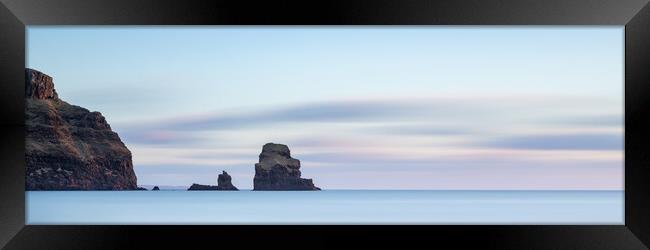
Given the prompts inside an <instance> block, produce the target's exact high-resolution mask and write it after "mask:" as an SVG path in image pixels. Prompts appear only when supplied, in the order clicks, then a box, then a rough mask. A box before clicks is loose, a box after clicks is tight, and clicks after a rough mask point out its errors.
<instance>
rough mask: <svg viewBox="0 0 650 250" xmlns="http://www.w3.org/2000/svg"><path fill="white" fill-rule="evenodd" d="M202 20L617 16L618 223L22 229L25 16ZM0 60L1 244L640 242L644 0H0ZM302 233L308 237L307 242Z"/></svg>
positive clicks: (598, 245)
mask: <svg viewBox="0 0 650 250" xmlns="http://www.w3.org/2000/svg"><path fill="white" fill-rule="evenodd" d="M203 24H211V25H621V26H622V25H624V26H625V225H584V226H582V225H580V226H578V225H575V226H548V225H547V226H542V225H516V226H515V225H513V226H472V225H467V226H458V225H455V226H443V225H437V226H434V225H432V226H364V225H358V226H306V225H305V226H172V225H160V226H117V225H115V226H26V225H25V185H24V179H25V178H24V169H25V162H24V146H25V144H24V138H25V134H24V128H25V126H24V123H25V112H24V110H25V101H24V84H23V82H24V76H25V75H24V68H25V27H26V25H203ZM0 65H1V67H0V69H1V70H0V105H1V106H2V109H1V110H2V111H1V112H2V113H1V116H0V131H1V132H0V133H1V134H2V137H1V138H2V139H1V140H0V155H1V158H0V198H1V201H0V246H4V247H5V248H6V249H96V248H101V249H105V248H107V249H122V248H134V247H136V248H145V249H150V248H152V247H153V246H159V247H164V248H181V249H188V248H192V247H196V246H197V245H200V244H205V245H206V246H214V247H215V248H216V247H219V246H225V245H228V244H232V243H235V244H237V245H238V246H240V247H241V246H245V245H249V244H263V245H268V246H269V247H271V248H276V247H285V246H292V245H294V246H298V247H300V246H302V247H311V246H321V247H322V246H325V245H332V246H342V244H346V243H343V242H347V241H361V242H364V243H366V244H370V243H373V244H377V245H381V246H386V245H384V244H386V243H391V242H393V241H401V242H400V243H398V244H399V246H406V245H404V244H405V243H408V244H422V243H425V245H423V246H429V247H438V246H441V245H449V246H454V247H455V248H459V247H465V246H474V247H481V248H495V249H648V246H650V184H649V181H650V119H647V115H648V113H650V107H649V106H650V105H649V104H650V101H647V100H650V7H649V5H648V0H623V1H621V0H619V1H608V0H546V1H537V0H456V1H451V0H448V1H428V0H402V1H397V0H394V1H390V0H372V1H362V0H310V1H295V0H292V1H282V0H267V1H249V0H240V1H234V0H221V1H199V0H185V1H178V0H177V1H171V0H141V1H129V0H112V1H111V0H56V1H54V0H50V1H47V0H0ZM306 240H309V241H315V242H316V243H315V244H313V243H312V244H310V245H307V244H306V243H303V241H306ZM273 246H275V247H273ZM364 246H365V245H364Z"/></svg>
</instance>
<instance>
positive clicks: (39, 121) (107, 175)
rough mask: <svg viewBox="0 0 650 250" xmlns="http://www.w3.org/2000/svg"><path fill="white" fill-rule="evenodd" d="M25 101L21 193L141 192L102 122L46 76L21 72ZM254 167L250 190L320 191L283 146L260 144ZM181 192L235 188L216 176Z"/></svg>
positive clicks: (125, 152)
mask: <svg viewBox="0 0 650 250" xmlns="http://www.w3.org/2000/svg"><path fill="white" fill-rule="evenodd" d="M25 102H26V110H25V112H26V121H25V124H26V138H25V162H26V179H25V190H28V191H32V190H142V191H145V190H147V189H146V188H144V187H139V186H138V185H137V177H136V175H135V171H134V169H133V163H132V160H131V158H132V157H131V151H129V149H128V148H127V147H126V145H125V144H124V143H123V142H122V140H121V139H120V137H119V135H118V134H117V133H115V132H113V131H112V130H111V127H110V125H109V124H108V122H107V121H106V119H105V117H104V116H103V115H102V114H101V113H99V112H96V111H95V112H91V111H89V110H87V109H85V108H82V107H79V106H75V105H71V104H69V103H67V102H65V101H63V100H61V99H60V98H59V96H58V94H57V92H56V90H55V88H54V80H53V79H52V77H51V76H49V75H46V74H44V73H42V72H40V71H38V70H34V69H29V68H28V69H25ZM254 167H255V177H254V178H253V190H255V191H262V190H264V191H268V190H273V191H279V190H284V191H287V190H321V189H320V188H318V187H316V186H315V185H314V183H313V181H312V179H305V178H301V172H300V160H298V159H295V158H292V157H291V151H290V150H289V147H288V146H287V145H284V144H276V143H267V144H265V145H264V146H263V147H262V152H261V153H260V154H259V161H258V163H255V165H254ZM151 190H152V191H158V190H160V189H159V188H158V186H154V187H153V188H152V189H151ZM187 190H188V191H198V190H202V191H205V190H215V191H237V190H239V189H238V188H237V187H235V186H234V185H233V184H232V177H231V176H230V175H229V174H228V173H227V172H226V171H222V173H221V174H219V175H218V178H217V185H216V186H212V185H202V184H197V183H193V184H192V186H190V187H189V188H188V189H187Z"/></svg>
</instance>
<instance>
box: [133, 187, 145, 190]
mask: <svg viewBox="0 0 650 250" xmlns="http://www.w3.org/2000/svg"><path fill="white" fill-rule="evenodd" d="M135 190H138V191H147V189H146V188H143V187H137V188H136V189H135Z"/></svg>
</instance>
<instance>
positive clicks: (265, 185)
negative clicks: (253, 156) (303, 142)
mask: <svg viewBox="0 0 650 250" xmlns="http://www.w3.org/2000/svg"><path fill="white" fill-rule="evenodd" d="M300 175H301V173H300V160H298V159H294V158H291V152H290V151H289V147H287V146H286V145H283V144H275V143H267V144H265V145H264V146H263V147H262V153H261V154H260V156H259V163H256V164H255V178H254V179H253V190H320V188H318V187H316V186H314V183H313V182H312V180H311V179H303V178H300Z"/></svg>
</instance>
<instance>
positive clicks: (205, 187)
mask: <svg viewBox="0 0 650 250" xmlns="http://www.w3.org/2000/svg"><path fill="white" fill-rule="evenodd" d="M208 190H217V186H210V185H201V184H196V183H192V186H190V188H188V189H187V191H208Z"/></svg>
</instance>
